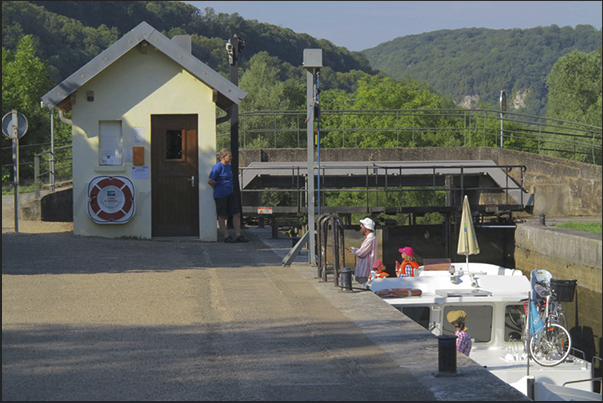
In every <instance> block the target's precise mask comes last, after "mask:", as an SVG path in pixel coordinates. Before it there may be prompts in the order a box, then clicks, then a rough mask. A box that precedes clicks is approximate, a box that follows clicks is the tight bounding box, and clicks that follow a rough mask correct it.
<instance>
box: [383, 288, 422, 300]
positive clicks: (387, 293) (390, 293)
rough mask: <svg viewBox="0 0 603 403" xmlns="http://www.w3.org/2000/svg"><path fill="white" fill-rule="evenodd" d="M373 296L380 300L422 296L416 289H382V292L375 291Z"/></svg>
mask: <svg viewBox="0 0 603 403" xmlns="http://www.w3.org/2000/svg"><path fill="white" fill-rule="evenodd" d="M375 294H377V295H378V296H380V297H381V298H389V297H394V298H404V297H419V296H421V294H423V291H421V290H420V289H418V288H384V289H382V290H378V291H375Z"/></svg>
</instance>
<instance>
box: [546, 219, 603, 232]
mask: <svg viewBox="0 0 603 403" xmlns="http://www.w3.org/2000/svg"><path fill="white" fill-rule="evenodd" d="M554 226H555V227H559V228H571V229H576V230H578V231H587V232H593V233H595V234H600V233H601V227H602V225H601V223H600V222H581V221H566V222H562V223H559V224H554Z"/></svg>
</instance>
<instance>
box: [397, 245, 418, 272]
mask: <svg viewBox="0 0 603 403" xmlns="http://www.w3.org/2000/svg"><path fill="white" fill-rule="evenodd" d="M398 252H400V254H401V255H402V263H398V261H396V274H397V276H398V277H414V276H415V270H417V269H418V268H419V264H418V263H417V262H416V261H415V251H413V250H412V248H411V247H410V246H405V247H403V248H400V249H398Z"/></svg>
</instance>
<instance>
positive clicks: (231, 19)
mask: <svg viewBox="0 0 603 403" xmlns="http://www.w3.org/2000/svg"><path fill="white" fill-rule="evenodd" d="M67 3H69V4H65V2H61V1H48V2H46V1H44V2H26V1H5V2H2V18H3V24H2V41H3V43H2V113H3V116H4V114H6V113H8V112H10V110H11V109H17V110H19V111H20V112H22V113H24V114H25V115H26V116H27V118H28V120H29V131H28V134H27V136H25V137H24V138H23V139H22V142H21V144H22V145H24V146H27V145H28V144H37V143H47V142H48V141H49V136H50V135H49V132H50V114H49V112H48V110H46V109H42V108H40V106H39V102H40V98H41V96H42V95H44V94H45V93H47V92H48V91H49V90H50V89H52V88H53V87H54V86H55V85H56V84H58V83H59V82H60V81H62V80H63V79H64V78H66V77H67V76H68V75H70V74H71V73H73V71H75V70H77V69H78V68H80V67H81V66H83V65H84V64H86V63H87V62H88V61H90V60H91V59H92V58H93V57H95V56H96V55H97V54H99V53H100V52H101V51H103V50H104V49H106V48H107V47H109V46H110V45H112V44H113V43H114V42H115V41H117V40H118V39H119V38H120V37H121V36H122V35H123V34H124V33H125V32H127V31H129V30H130V29H132V28H133V27H134V26H135V25H137V24H138V23H139V22H140V21H142V20H146V21H147V22H149V23H150V24H151V25H153V26H155V28H157V29H161V30H162V32H163V33H164V34H165V35H166V36H168V37H169V38H171V37H172V36H174V35H180V34H191V37H192V45H193V54H194V55H195V56H196V57H197V58H199V59H200V60H201V61H203V62H204V63H206V64H208V65H209V66H210V67H212V68H213V69H215V70H216V71H218V72H220V73H221V74H223V75H224V76H225V77H228V75H229V69H230V66H229V65H228V59H227V55H226V51H225V49H224V44H225V41H226V40H227V38H229V37H230V35H231V34H232V33H234V32H236V33H241V35H240V36H241V37H243V38H245V39H246V45H245V48H244V50H243V52H242V53H241V65H240V71H239V76H240V80H239V86H240V87H241V88H242V89H243V90H245V91H247V92H248V95H247V97H246V98H245V99H244V100H243V102H242V103H241V106H240V111H241V112H242V113H244V112H250V111H262V110H263V111H268V110H304V109H305V104H306V73H305V71H304V69H303V67H302V65H301V58H302V55H303V49H304V48H321V49H323V64H324V66H325V67H324V68H322V69H321V70H320V88H321V92H320V105H321V108H322V109H325V110H327V109H330V110H338V109H341V110H346V109H352V110H367V109H390V110H393V109H423V110H426V111H428V110H434V109H461V108H460V107H459V106H457V105H456V104H455V102H454V100H453V98H452V97H450V96H446V95H442V93H441V92H439V91H436V89H434V88H433V86H431V85H429V84H427V83H426V81H424V80H421V79H419V78H415V77H410V76H405V77H401V78H394V77H389V76H388V75H386V74H384V73H383V72H376V71H374V70H373V69H372V68H371V67H370V66H369V64H368V62H367V59H366V57H365V56H364V55H363V54H362V53H360V52H349V51H347V50H346V49H345V48H340V47H336V46H335V45H333V44H332V43H330V42H328V41H324V40H320V41H319V40H316V39H314V38H311V37H309V36H308V35H305V34H295V33H294V32H293V31H291V30H290V29H286V28H280V27H275V26H273V25H270V24H263V23H258V22H257V21H254V20H251V21H247V20H244V19H242V18H241V17H240V16H238V15H237V14H236V13H235V14H232V15H228V14H223V13H220V14H215V13H214V12H213V10H211V9H206V10H205V12H204V13H202V12H200V11H199V10H198V9H196V8H194V7H192V6H190V5H187V4H186V3H182V2H142V1H141V2H138V1H133V2H132V1H126V2H110V1H109V2H104V1H103V2H67ZM101 3H102V4H101ZM51 10H54V11H58V10H61V11H62V12H63V13H69V16H68V15H61V14H58V13H56V12H53V11H51ZM134 17H135V18H134ZM78 18H79V19H78ZM139 20H140V21H139ZM94 27H96V28H94ZM216 33H217V34H216ZM204 34H206V35H207V36H206V35H204ZM218 34H219V36H218ZM599 34H600V31H599ZM212 35H213V36H212ZM245 35H247V36H245ZM276 43H280V45H278V46H277V45H275V44H276ZM270 44H272V45H270ZM264 47H267V48H268V50H265V49H264ZM292 49H293V50H292ZM279 51H280V52H282V53H279ZM335 60H338V62H335ZM576 73H578V74H576ZM545 85H547V86H548V88H549V93H550V99H549V100H548V102H547V114H548V116H550V117H552V118H558V119H564V120H571V121H577V122H581V123H584V124H589V125H593V126H596V127H599V128H600V127H601V109H602V108H601V88H602V86H601V48H600V47H599V48H598V50H596V51H593V52H582V51H579V50H574V51H572V52H571V53H568V54H566V55H564V56H563V57H561V58H560V59H558V60H557V61H556V62H555V63H554V65H553V67H552V68H551V69H550V72H549V73H547V78H546V79H545ZM489 106H490V105H487V104H486V105H485V107H489ZM495 106H496V105H495ZM279 119H284V117H279ZM325 119H326V118H325ZM329 119H330V120H328V121H327V120H325V124H327V123H328V124H330V125H331V126H332V127H337V125H338V124H343V122H341V123H338V121H337V119H339V118H337V117H329ZM363 119H365V120H366V121H365V122H364V123H363V124H365V125H371V126H373V127H387V126H388V125H391V124H392V122H391V117H387V116H381V117H377V116H372V117H365V118H363ZM256 120H258V119H256ZM54 122H55V123H54V125H55V126H54V133H55V139H56V141H57V142H61V141H70V140H71V138H70V131H69V128H68V127H66V126H65V125H62V124H61V123H60V122H58V119H55V120H54ZM465 123H466V122H462V123H460V122H459V121H457V120H454V119H451V118H449V117H445V116H438V117H435V116H433V115H430V114H428V113H426V114H425V116H424V117H423V121H422V122H421V125H422V127H429V126H431V127H440V128H445V127H451V128H454V127H456V126H458V125H462V124H465ZM244 124H247V125H250V126H251V125H254V124H260V125H261V124H266V122H261V121H260V122H254V121H253V120H252V119H250V120H247V121H246V122H245V123H244ZM397 124H402V125H404V124H408V125H410V124H411V122H406V123H405V122H404V121H402V122H397ZM412 124H416V122H413V123H412ZM218 129H219V130H220V131H222V132H224V131H225V130H228V128H227V125H220V126H218ZM599 130H600V129H599ZM452 132H453V131H451V132H450V133H452ZM450 133H446V132H442V133H440V134H438V135H435V136H429V137H424V138H423V139H422V140H421V141H420V142H419V140H415V142H414V143H408V146H454V145H458V143H459V141H460V139H459V138H457V137H455V136H454V135H450ZM337 136H338V135H337V133H333V135H332V136H330V138H328V139H325V142H324V143H323V146H325V147H338V146H340V144H342V142H344V141H345V139H343V138H338V137H337ZM285 141H286V139H285ZM599 142H600V140H599ZM2 145H3V153H2V160H3V180H5V179H6V178H9V177H10V176H11V175H12V171H11V170H9V169H6V170H5V168H4V167H5V165H6V164H9V163H10V161H11V156H10V150H5V147H10V140H8V139H6V138H5V137H3V140H2ZM266 145H267V144H266V140H265V139H262V138H258V140H257V141H256V143H255V144H251V145H250V146H251V147H266ZM284 146H286V144H285V145H284ZM355 146H358V147H388V146H393V145H392V144H390V143H389V142H388V140H387V139H386V138H385V137H382V136H380V135H379V134H376V135H374V134H373V135H367V136H365V137H363V138H360V139H359V142H357V143H356V144H355ZM39 151H40V150H39V149H34V148H31V149H28V148H27V147H25V148H24V149H23V151H22V152H21V157H22V158H23V160H24V161H25V160H29V161H31V160H33V154H35V153H36V152H39ZM24 168H25V169H23V171H22V175H23V176H24V177H27V175H29V176H31V174H32V172H31V171H32V169H33V168H31V167H24Z"/></svg>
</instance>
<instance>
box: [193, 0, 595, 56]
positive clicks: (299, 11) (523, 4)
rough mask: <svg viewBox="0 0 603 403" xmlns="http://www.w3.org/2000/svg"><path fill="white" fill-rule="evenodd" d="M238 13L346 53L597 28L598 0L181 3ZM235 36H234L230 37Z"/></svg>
mask: <svg viewBox="0 0 603 403" xmlns="http://www.w3.org/2000/svg"><path fill="white" fill-rule="evenodd" d="M186 3H190V4H192V5H194V6H195V7H197V8H198V9H199V10H201V11H204V10H205V8H206V7H211V8H213V9H214V11H215V12H216V13H226V14H233V13H238V14H239V15H240V16H241V17H243V18H244V19H246V20H257V21H258V22H265V23H269V24H273V25H277V26H280V27H282V28H291V29H292V30H293V31H295V32H296V33H307V34H309V35H310V36H313V37H315V38H317V39H327V40H329V41H331V42H332V43H333V44H334V45H336V46H344V47H346V48H347V49H348V50H350V51H360V50H364V49H369V48H373V47H375V46H377V45H379V44H381V43H383V42H388V41H391V40H392V39H395V38H397V37H400V36H406V35H414V34H421V33H424V32H431V31H437V30H440V29H458V28H492V29H512V28H534V27H537V26H539V25H540V26H548V25H553V24H556V25H558V26H559V27H564V26H571V27H576V25H579V24H588V25H592V26H594V27H595V28H596V29H599V30H600V29H601V13H602V9H601V5H602V4H603V2H601V1H186ZM233 34H236V32H233Z"/></svg>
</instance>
